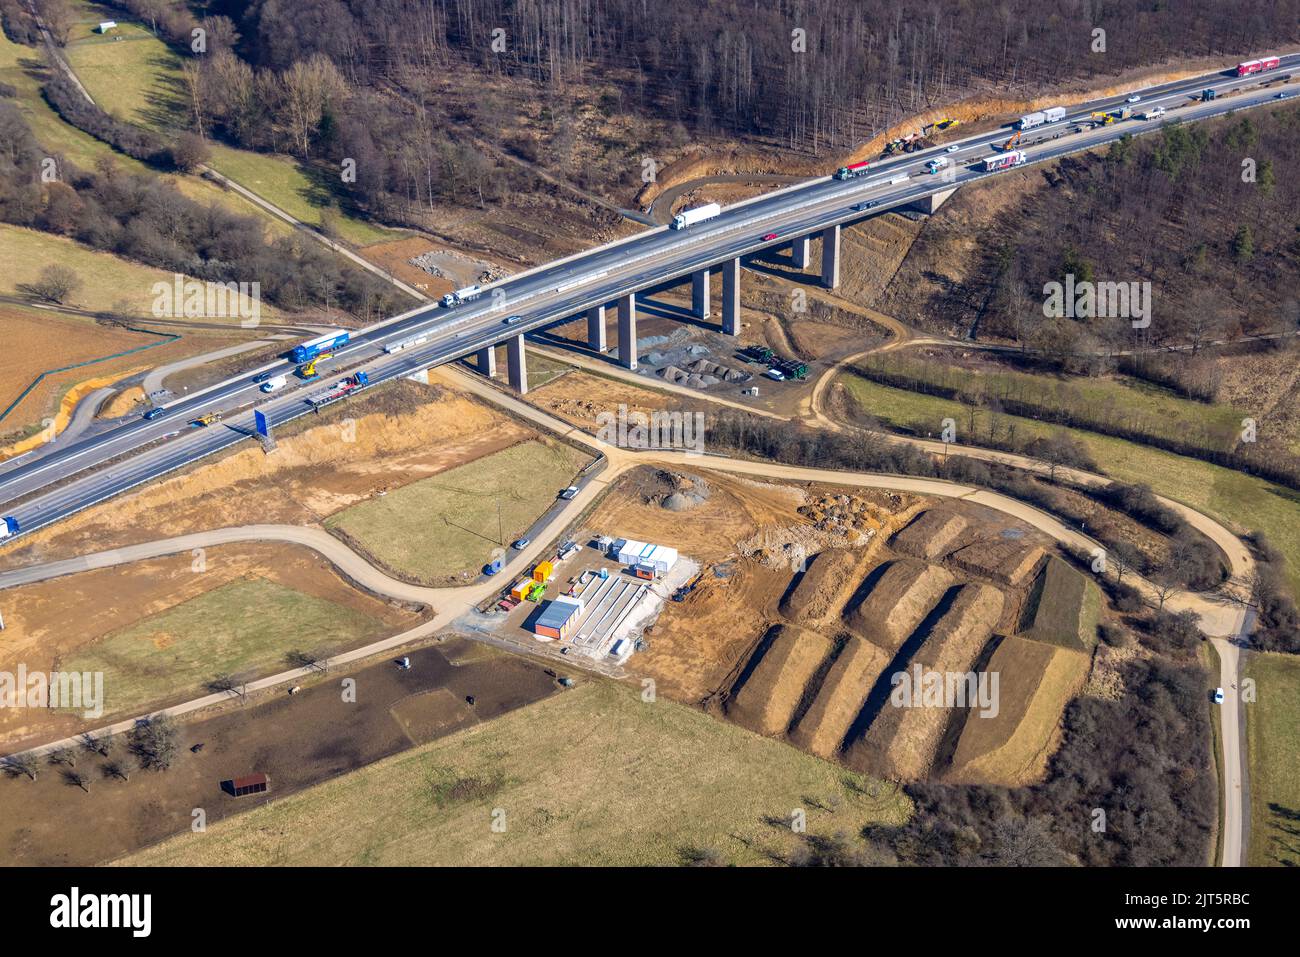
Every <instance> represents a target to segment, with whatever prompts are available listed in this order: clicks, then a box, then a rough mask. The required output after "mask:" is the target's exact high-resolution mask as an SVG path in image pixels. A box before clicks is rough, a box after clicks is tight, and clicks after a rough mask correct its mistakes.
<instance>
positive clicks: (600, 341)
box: [587, 306, 609, 352]
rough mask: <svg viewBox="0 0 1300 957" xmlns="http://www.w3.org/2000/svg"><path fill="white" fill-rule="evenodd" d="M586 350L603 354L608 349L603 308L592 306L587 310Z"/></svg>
mask: <svg viewBox="0 0 1300 957" xmlns="http://www.w3.org/2000/svg"><path fill="white" fill-rule="evenodd" d="M587 348H589V349H594V350H595V351H596V352H605V351H606V350H607V349H609V339H608V336H607V333H606V331H605V307H604V306H592V307H591V308H590V309H588V310H587Z"/></svg>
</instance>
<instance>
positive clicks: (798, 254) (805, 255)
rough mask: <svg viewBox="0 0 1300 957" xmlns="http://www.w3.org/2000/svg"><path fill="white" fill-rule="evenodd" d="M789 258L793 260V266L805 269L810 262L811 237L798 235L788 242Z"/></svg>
mask: <svg viewBox="0 0 1300 957" xmlns="http://www.w3.org/2000/svg"><path fill="white" fill-rule="evenodd" d="M790 258H791V259H792V260H794V265H795V268H797V269H807V268H808V265H809V263H811V262H812V237H811V236H800V237H799V238H798V239H796V240H795V241H794V242H792V243H791V244H790Z"/></svg>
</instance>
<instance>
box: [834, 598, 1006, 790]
mask: <svg viewBox="0 0 1300 957" xmlns="http://www.w3.org/2000/svg"><path fill="white" fill-rule="evenodd" d="M1002 602H1003V598H1002V592H1000V591H998V589H996V588H994V587H992V586H991V585H963V586H961V591H960V592H958V594H957V597H956V599H954V601H953V603H952V605H951V606H950V607H949V608H948V610H947V611H946V612H944V614H943V616H942V617H941V618H940V619H939V620H938V621H937V622H935V624H934V627H933V628H932V629H930V632H929V634H928V635H926V637H925V640H924V641H923V642H922V643H921V646H920V647H919V648H917V650H916V654H914V655H913V656H912V660H911V661H909V662H908V663H907V666H906V668H905V669H900V671H902V672H903V673H904V674H906V675H907V676H908V681H907V682H905V683H904V685H903V687H910V688H911V690H912V695H911V701H910V703H909V704H907V705H900V704H896V703H895V700H894V698H895V696H894V695H893V694H891V695H890V699H889V700H888V701H886V702H885V703H884V705H883V707H882V708H881V709H880V713H879V714H878V715H877V716H876V718H875V720H874V721H872V722H871V726H870V727H869V728H868V729H867V733H866V734H865V735H863V736H862V737H860V738H858V739H857V740H856V741H854V742H853V743H852V744H851V745H850V746H849V748H848V750H847V751H846V753H845V763H847V764H848V765H849V766H850V767H853V768H856V769H860V770H865V771H868V772H870V773H872V774H877V775H882V776H885V777H890V778H896V779H900V780H905V781H920V780H923V779H924V778H925V777H926V775H927V774H928V773H929V771H930V768H931V767H932V766H933V765H934V759H935V755H936V753H937V752H938V748H939V742H940V741H941V740H942V738H943V735H944V731H945V730H946V729H947V727H948V723H949V720H950V719H951V718H953V717H954V715H957V714H962V713H964V712H962V711H960V710H959V709H956V708H952V707H948V706H947V702H935V701H930V700H927V699H926V698H925V697H923V692H924V690H925V686H924V683H922V687H919V688H918V687H916V681H915V675H916V672H915V669H916V667H917V666H918V665H919V666H920V668H921V670H922V672H923V673H928V672H937V673H938V675H939V676H942V677H943V678H946V677H947V676H948V675H950V674H957V673H961V672H966V671H969V670H970V669H971V667H972V666H973V665H974V664H975V661H976V660H977V659H978V658H979V655H980V652H981V651H982V650H983V648H984V646H985V644H987V642H988V640H989V638H991V637H992V635H993V629H994V627H995V626H996V625H997V622H998V619H999V618H1000V617H1001V615H1002ZM894 690H895V691H897V690H899V689H898V688H895V689H894Z"/></svg>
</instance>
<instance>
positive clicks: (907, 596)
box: [848, 558, 955, 654]
mask: <svg viewBox="0 0 1300 957" xmlns="http://www.w3.org/2000/svg"><path fill="white" fill-rule="evenodd" d="M954 581H955V579H954V578H953V577H952V575H950V574H949V573H948V572H947V571H945V570H944V569H942V568H940V567H939V566H938V565H927V564H926V563H924V562H918V561H913V560H912V559H909V558H904V559H899V560H898V561H895V562H893V563H891V564H890V566H889V568H888V569H886V570H885V573H884V574H883V575H881V576H880V578H879V579H878V580H877V581H876V584H875V586H874V587H873V588H872V589H871V592H870V594H868V595H867V597H866V598H864V599H863V600H862V602H861V603H860V604H859V605H858V606H857V607H856V608H854V609H853V610H852V611H851V612H850V613H849V616H848V623H849V627H850V628H852V629H853V631H854V632H855V633H857V634H858V635H861V636H862V637H863V638H866V639H867V640H868V641H871V642H874V643H875V644H876V645H878V646H879V647H880V648H883V649H884V650H885V651H888V652H889V653H890V654H893V653H895V652H897V651H898V649H899V648H901V647H903V642H905V641H907V638H908V636H909V635H910V634H912V632H913V631H915V630H916V627H917V626H918V625H919V624H921V622H923V621H925V616H926V615H928V614H929V613H930V611H931V610H932V609H933V608H934V606H935V605H937V604H939V600H940V599H941V598H943V595H944V592H946V591H947V590H948V589H949V588H950V587H951V586H952V584H953V582H954Z"/></svg>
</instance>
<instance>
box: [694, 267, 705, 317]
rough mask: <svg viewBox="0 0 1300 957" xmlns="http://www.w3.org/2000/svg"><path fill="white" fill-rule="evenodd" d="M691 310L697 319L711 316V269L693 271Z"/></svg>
mask: <svg viewBox="0 0 1300 957" xmlns="http://www.w3.org/2000/svg"><path fill="white" fill-rule="evenodd" d="M691 312H692V313H694V314H695V318H697V319H707V318H709V271H708V270H707V269H701V270H698V271H697V272H693V273H691Z"/></svg>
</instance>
